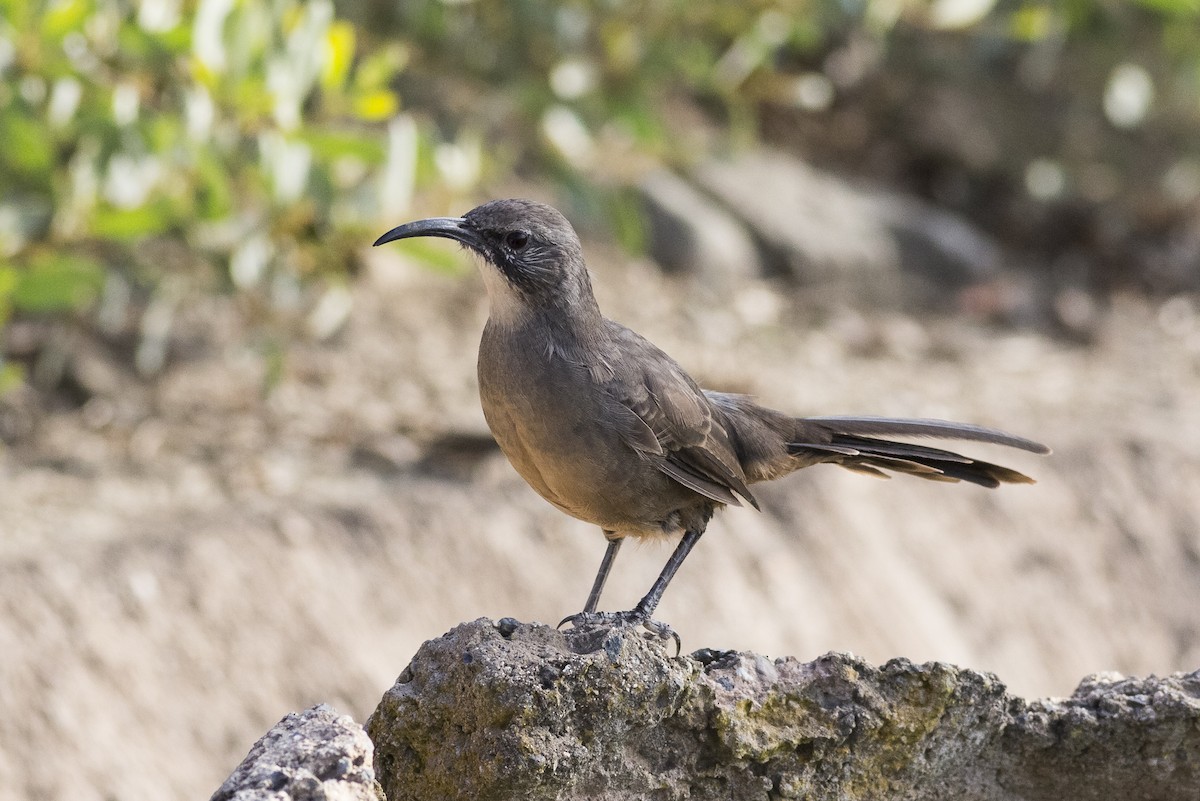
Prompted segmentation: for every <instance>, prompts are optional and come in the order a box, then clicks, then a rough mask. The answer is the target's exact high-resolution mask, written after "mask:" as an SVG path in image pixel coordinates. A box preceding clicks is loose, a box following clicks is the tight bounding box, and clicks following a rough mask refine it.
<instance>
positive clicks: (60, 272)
mask: <svg viewBox="0 0 1200 801" xmlns="http://www.w3.org/2000/svg"><path fill="white" fill-rule="evenodd" d="M17 272H18V281H17V285H16V287H15V288H14V289H13V293H12V300H13V305H14V306H15V307H16V308H18V309H22V310H24V311H31V312H58V311H72V310H75V309H80V308H83V307H84V306H86V305H88V304H89V303H91V302H92V301H93V300H95V299H96V297H97V295H99V294H100V289H101V287H103V285H104V267H103V266H101V264H100V263H99V262H97V261H94V260H92V259H90V258H87V257H85V256H77V255H73V254H58V253H56V254H49V255H45V256H42V257H40V258H37V259H35V260H34V261H33V262H32V263H31V264H30V265H29V266H28V267H27V268H25V269H24V270H18V271H17Z"/></svg>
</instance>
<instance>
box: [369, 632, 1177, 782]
mask: <svg viewBox="0 0 1200 801" xmlns="http://www.w3.org/2000/svg"><path fill="white" fill-rule="evenodd" d="M367 731H368V732H369V734H370V736H371V738H372V740H373V741H374V743H375V748H376V757H375V764H376V772H377V774H378V777H379V781H380V783H381V784H382V786H383V789H384V791H385V792H386V793H387V796H388V797H389V798H391V799H401V798H404V799H446V798H471V799H480V800H481V801H482V800H484V799H510V798H526V799H542V798H545V799H551V798H555V799H557V798H589V799H609V798H612V799H616V798H622V799H630V798H655V799H710V798H711V799H718V798H720V799H760V798H761V799H767V798H806V799H856V798H889V799H917V798H920V799H942V798H944V799H959V800H960V801H973V800H974V799H996V800H997V801H999V799H1012V798H1021V799H1048V800H1049V799H1063V798H1071V799H1115V798H1120V799H1122V800H1123V801H1138V800H1139V799H1146V800H1147V801H1149V800H1150V799H1196V798H1200V672H1197V673H1191V674H1186V675H1185V674H1176V675H1175V676H1172V677H1169V678H1162V679H1158V678H1150V679H1125V678H1121V677H1118V676H1115V675H1107V676H1104V675H1102V676H1095V677H1090V678H1088V679H1086V680H1085V681H1084V682H1083V683H1082V684H1081V685H1080V687H1079V689H1078V690H1077V691H1076V693H1075V695H1074V696H1073V697H1072V698H1070V699H1066V700H1045V701H1034V702H1026V701H1023V700H1021V699H1019V698H1014V697H1012V696H1010V695H1008V694H1007V692H1006V690H1005V687H1004V685H1003V684H1001V683H1000V682H999V681H998V680H997V679H996V678H995V677H993V676H991V675H988V674H981V673H976V672H973V671H970V670H964V669H960V668H956V667H953V666H951V665H947V664H943V663H936V662H935V663H928V664H925V665H915V664H913V663H911V662H909V661H908V660H904V659H894V660H892V661H890V662H888V663H887V664H885V665H883V666H882V667H878V668H877V667H873V666H871V665H869V664H867V663H866V662H865V661H863V660H861V659H859V658H857V657H855V656H852V655H849V654H839V653H831V654H827V655H825V656H822V657H820V658H818V659H816V660H814V661H812V662H807V663H805V662H800V661H798V660H796V659H794V658H791V657H788V658H783V659H774V660H772V659H768V658H766V657H763V656H759V655H756V654H751V653H736V652H723V653H721V652H712V651H708V650H705V651H698V652H696V653H694V654H692V655H690V656H682V657H677V658H672V657H671V656H670V655H669V651H668V648H666V647H664V646H663V645H662V644H661V643H658V642H651V641H648V640H647V639H644V638H643V637H641V636H638V635H636V634H633V633H631V632H628V631H626V632H619V631H609V632H603V631H600V632H597V631H595V630H593V631H586V630H585V631H568V632H559V631H556V630H554V629H552V628H548V627H546V626H542V625H536V624H533V625H529V624H522V623H517V622H516V621H514V620H511V619H509V618H506V619H504V620H501V621H500V622H499V623H492V622H491V621H488V620H486V619H481V620H476V621H474V622H472V623H466V624H463V625H461V626H458V627H457V628H455V629H454V630H452V631H450V632H449V633H448V634H446V635H445V636H443V637H441V638H439V639H436V640H431V641H429V642H427V643H425V645H424V646H422V647H421V649H420V651H419V652H418V653H417V655H416V657H415V658H414V659H413V661H412V663H411V664H410V665H409V666H408V667H407V668H406V669H405V670H404V672H403V674H401V676H400V678H399V679H398V680H397V682H396V684H395V686H394V687H392V689H390V690H389V691H388V692H387V693H386V695H385V696H384V698H383V701H382V702H381V703H380V705H379V707H378V709H377V710H376V711H375V713H374V714H373V715H372V716H371V719H370V720H369V721H368V723H367Z"/></svg>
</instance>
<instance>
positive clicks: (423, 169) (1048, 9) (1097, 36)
mask: <svg viewBox="0 0 1200 801" xmlns="http://www.w3.org/2000/svg"><path fill="white" fill-rule="evenodd" d="M336 8H337V12H340V16H339V13H337V12H335V5H334V2H333V0H311V1H310V2H305V1H304V0H271V2H251V1H250V0H53V1H49V0H0V143H2V146H0V325H3V323H4V322H5V321H6V320H7V319H8V318H9V316H10V315H12V314H14V313H16V314H26V315H28V314H41V315H46V314H52V315H59V319H71V317H72V316H75V317H78V316H79V315H80V314H81V313H82V312H88V313H89V316H88V317H87V319H88V320H90V321H92V322H94V323H95V324H96V325H98V326H99V327H100V329H101V330H105V329H106V327H107V328H110V329H112V328H119V327H120V326H126V327H128V326H130V325H133V326H134V327H135V328H137V329H138V331H137V334H136V337H137V339H138V343H139V344H138V346H137V348H136V359H137V364H138V366H139V368H140V369H141V370H143V371H146V372H152V371H154V370H156V369H157V368H158V367H159V366H160V365H161V364H162V363H163V360H164V357H165V348H166V342H167V341H168V334H169V331H170V325H171V320H172V319H173V316H174V313H175V310H176V309H178V308H179V307H180V305H181V304H183V303H185V302H187V298H188V297H189V296H194V293H196V292H201V291H213V290H228V291H234V292H236V293H237V296H238V298H239V300H240V302H241V304H242V307H243V308H244V309H245V311H246V314H247V315H248V316H249V317H250V318H251V319H252V320H257V321H261V322H263V323H265V325H264V330H266V331H268V332H271V333H272V334H273V336H275V337H276V338H277V340H278V341H277V342H276V345H278V344H279V343H281V342H283V341H284V340H285V339H286V338H287V337H288V336H290V335H291V334H293V333H295V332H297V331H307V332H308V333H311V334H316V335H325V334H328V333H330V332H331V331H334V330H336V329H337V328H338V326H339V325H340V323H341V322H342V321H343V320H344V319H345V316H346V314H348V312H349V301H348V294H347V291H346V289H345V285H344V284H345V279H346V277H347V275H348V274H349V273H350V272H351V271H352V270H353V268H354V266H355V264H356V252H357V251H358V249H359V248H361V247H362V246H363V245H364V243H365V242H367V241H369V240H370V238H371V236H372V234H373V233H375V231H376V228H377V227H378V225H379V224H380V222H381V221H384V222H386V223H388V224H391V223H392V222H394V221H395V219H396V218H398V217H400V216H401V215H402V214H404V213H405V212H406V211H407V208H408V206H409V204H410V201H411V199H412V196H413V193H414V192H415V191H417V190H418V187H419V188H420V189H421V191H423V192H426V193H429V194H431V195H432V196H433V197H432V200H430V201H429V204H430V205H451V203H450V201H451V200H454V199H455V198H457V197H458V196H460V195H463V194H467V193H469V192H471V191H472V190H473V189H474V188H475V187H476V185H477V184H478V183H479V181H480V180H481V176H485V175H488V174H507V173H508V172H510V171H512V170H516V171H517V172H520V173H525V174H537V175H546V174H547V173H549V174H550V175H553V176H556V177H557V178H558V180H559V181H560V182H561V183H562V184H563V185H564V186H565V187H567V188H568V190H569V191H568V194H570V195H572V196H573V197H574V199H575V204H576V209H574V212H575V213H576V214H577V215H578V216H580V217H582V218H583V219H584V220H586V219H587V218H588V217H589V216H592V217H596V216H599V215H598V214H595V213H594V214H592V215H589V214H588V213H587V211H588V209H589V208H590V209H591V210H592V211H593V212H596V211H597V210H603V211H604V212H605V213H606V216H607V218H608V219H609V220H610V222H611V221H615V222H616V227H617V228H618V230H619V231H620V232H623V233H624V234H625V235H626V236H625V238H626V239H627V240H630V241H633V240H636V238H637V228H638V226H637V222H636V217H637V215H636V213H635V211H634V206H633V205H632V204H631V203H630V202H628V200H627V199H626V200H623V198H624V196H623V195H622V194H621V192H620V187H623V186H627V185H628V184H629V183H630V181H631V180H632V179H634V178H635V177H636V176H637V175H638V174H639V173H640V172H641V171H642V170H645V169H646V168H647V167H648V166H652V165H654V164H656V163H660V162H662V161H664V160H665V161H670V162H676V163H679V162H687V161H688V160H689V159H692V158H695V157H697V156H698V155H700V154H706V153H710V152H712V151H714V150H719V149H721V148H726V147H731V146H737V145H738V144H739V143H741V142H749V141H754V140H755V139H756V138H757V137H758V136H759V135H760V126H762V124H763V121H764V118H765V116H764V109H765V110H767V111H769V110H770V109H772V108H774V109H780V108H786V109H791V110H792V111H793V112H794V115H793V116H791V117H788V116H784V117H782V119H783V120H784V121H785V124H786V125H787V126H788V128H789V130H790V129H795V130H799V131H802V132H803V131H805V130H806V129H805V126H806V125H808V126H809V130H813V131H815V132H816V133H815V134H814V135H812V136H808V135H807V134H805V136H804V137H802V138H800V139H795V140H789V139H788V138H787V137H782V139H783V141H784V143H786V144H789V145H793V146H795V147H797V148H799V149H800V150H802V151H803V152H814V147H815V148H816V149H818V150H819V148H821V147H823V146H824V145H826V144H828V143H830V142H832V144H833V145H834V146H835V147H842V150H843V152H844V155H845V156H846V159H847V161H848V162H850V163H854V162H855V160H857V162H858V163H867V162H866V161H864V160H863V158H862V151H861V149H858V146H856V145H854V144H853V142H855V141H856V140H855V139H854V138H853V137H854V136H862V131H861V130H858V131H857V132H856V129H855V125H858V128H859V129H861V128H862V127H863V126H862V125H861V124H858V123H856V122H854V120H855V119H858V120H862V119H868V118H869V117H870V115H862V114H859V115H858V116H857V117H853V116H852V115H845V114H842V115H841V116H839V113H840V112H842V111H843V110H844V109H845V108H846V107H849V106H854V105H855V104H858V107H859V108H861V107H863V106H868V105H869V106H873V107H874V108H876V109H882V110H883V111H882V112H881V113H879V114H876V115H875V118H874V119H870V123H869V124H871V125H876V124H879V125H884V126H886V125H888V124H889V122H890V123H891V124H892V126H893V128H897V127H905V126H907V127H905V130H907V129H908V128H912V129H913V130H916V129H918V128H920V126H914V125H909V124H908V123H906V122H904V120H903V118H902V117H896V116H895V115H894V114H893V111H892V110H891V109H892V106H894V105H896V104H897V103H901V104H902V103H905V102H906V99H905V97H904V96H902V95H897V94H896V87H897V86H898V85H899V84H898V83H897V82H896V81H891V80H889V79H890V78H891V74H890V73H892V72H895V71H897V70H898V69H903V70H908V71H909V74H910V77H911V76H915V78H913V79H914V80H916V81H918V82H928V83H929V84H930V85H936V84H937V82H938V81H939V80H943V79H945V78H946V77H947V76H949V77H951V78H952V77H953V76H954V75H972V74H985V73H988V71H991V73H992V74H997V75H999V74H1001V73H1003V75H1004V76H1008V75H1010V74H1015V75H1016V78H1015V80H1018V81H1023V82H1024V85H1025V86H1026V87H1028V86H1032V85H1034V84H1036V82H1037V81H1044V82H1046V81H1048V82H1050V83H1053V84H1055V85H1061V86H1062V87H1064V88H1065V91H1067V94H1066V95H1063V94H1062V93H1060V94H1059V95H1058V96H1057V97H1063V96H1070V94H1069V90H1070V89H1071V88H1072V87H1080V86H1082V87H1085V88H1086V96H1084V97H1082V98H1078V102H1072V103H1070V104H1063V103H1059V104H1058V105H1056V106H1054V108H1053V109H1052V111H1055V112H1057V111H1059V110H1064V109H1065V110H1070V109H1078V108H1079V107H1081V106H1082V107H1089V108H1090V107H1094V108H1095V109H1096V110H1097V111H1096V113H1095V114H1094V115H1093V116H1094V117H1095V118H1096V119H1098V120H1099V124H1101V125H1104V124H1108V125H1109V126H1110V127H1112V128H1113V129H1119V130H1120V131H1129V130H1132V129H1136V128H1138V127H1139V126H1140V125H1142V124H1143V121H1144V120H1146V119H1153V118H1154V116H1155V114H1157V113H1159V112H1160V110H1162V109H1166V110H1169V111H1173V112H1174V113H1175V116H1174V117H1172V118H1171V119H1173V120H1175V121H1179V120H1183V121H1190V122H1195V121H1196V117H1197V108H1196V102H1195V99H1196V96H1197V91H1196V87H1197V83H1198V82H1200V42H1198V36H1197V33H1196V31H1197V23H1198V22H1200V5H1198V4H1197V3H1196V0H1141V2H1138V3H1131V4H1113V3H1101V2H1097V1H1096V0H1080V2H1072V3H1067V4H1058V3H1050V2H1036V1H1034V0H1019V1H1017V2H995V0H992V1H991V2H989V1H988V0H983V2H980V1H979V0H909V1H908V2H905V0H849V2H847V0H774V1H773V2H768V1H767V0H750V1H749V2H744V3H721V2H686V1H685V0H666V2H650V3H637V2H619V0H573V1H572V2H551V1H550V0H511V2H506V3H489V2H483V0H476V1H475V2H471V0H456V1H454V2H452V1H451V0H406V1H405V2H400V3H397V2H392V1H391V0H365V2H353V3H352V2H347V1H343V2H341V3H340V4H339V5H338V6H337V7H336ZM898 31H900V32H902V33H903V35H899V36H898V35H897V32H898ZM935 34H936V35H937V36H939V37H941V38H942V39H945V38H946V37H952V38H953V37H957V41H958V42H960V43H961V44H962V45H963V46H961V47H959V48H958V49H957V50H955V51H953V52H952V54H951V56H950V60H946V59H945V58H942V57H943V56H945V55H946V54H947V53H949V52H951V51H948V50H946V49H945V48H940V49H939V48H924V47H923V45H922V43H923V42H928V41H934V39H932V38H930V37H932V36H934V35H935ZM897 42H902V43H905V44H906V46H907V47H908V52H913V51H914V50H915V51H916V52H917V53H918V55H920V54H921V53H922V52H923V50H928V54H929V55H930V58H928V59H926V60H925V61H924V62H923V63H920V64H916V65H914V64H913V63H912V62H905V63H904V64H903V66H902V67H901V68H897V66H896V62H893V61H892V60H890V54H889V49H890V48H892V47H893V46H894V45H895V43H897ZM913 42H915V43H917V46H916V47H915V48H914V47H912V46H911V45H912V43H913ZM1014 53H1015V54H1016V55H1015V56H1014V55H1013V54H1014ZM939 59H940V60H939ZM960 60H961V61H960ZM963 63H968V64H969V67H970V68H969V69H963V68H962V64H963ZM972 70H974V72H973V71H972ZM997 70H999V71H1000V72H997ZM1081 75H1083V76H1085V79H1084V80H1081V79H1080V76H1081ZM1090 75H1099V76H1101V77H1100V79H1099V80H1092V79H1090V78H1087V77H1086V76H1090ZM1031 76H1032V77H1031ZM872 77H874V78H875V79H877V80H874V82H873V81H872V80H871V79H872ZM1004 79H1005V80H1008V77H1004ZM1030 81H1033V82H1034V83H1033V84H1031V83H1030ZM864 87H872V88H864ZM1172 87H1174V88H1173V89H1172V90H1171V91H1170V92H1167V91H1166V90H1167V89H1171V88H1172ZM872 92H874V93H872ZM1156 92H1157V94H1156ZM1189 93H1190V94H1189ZM965 96H966V97H968V98H969V97H970V95H965ZM1155 97H1157V98H1159V100H1158V101H1157V105H1156V106H1153V107H1150V106H1147V103H1149V102H1151V101H1150V100H1148V99H1147V98H1151V100H1152V99H1153V98H1155ZM980 100H981V102H980V106H986V105H988V104H989V103H990V102H991V101H990V100H989V99H988V98H980ZM1073 100H1074V98H1073ZM1089 104H1090V106H1089ZM923 113H924V109H923V108H921V109H917V110H916V112H915V115H916V116H917V117H918V118H919V117H921V115H923ZM776 118H777V119H778V118H779V117H778V115H776ZM847 119H850V120H851V122H850V123H849V124H847V123H846V120H847ZM1105 120H1107V122H1106V121H1105ZM1004 122H1005V124H1006V125H1008V126H1009V127H1011V128H1012V129H1013V130H1035V131H1036V129H1037V128H1038V127H1039V125H1040V120H1039V118H1038V116H1037V115H1036V114H1030V115H1029V118H1028V119H1025V118H1022V119H1021V120H1017V119H1015V118H1013V117H1012V116H1011V115H1010V116H1009V118H1008V119H1007V120H1005V121H1004ZM1088 124H1089V125H1090V124H1092V123H1090V122H1089V123H1088ZM1045 127H1047V128H1048V127H1049V126H1045ZM1067 127H1068V128H1071V130H1068V131H1066V132H1065V133H1064V134H1063V137H1062V138H1063V141H1064V142H1066V143H1068V144H1069V143H1070V142H1077V141H1079V140H1080V137H1079V135H1078V130H1077V129H1078V128H1079V126H1074V125H1073V124H1071V125H1068V126H1067ZM1177 127H1178V126H1177ZM1184 128H1185V129H1186V130H1194V126H1193V127H1191V128H1187V127H1186V126H1184ZM1168 129H1169V126H1168ZM902 133H903V132H902ZM1172 135H1174V136H1176V137H1177V136H1178V131H1175V132H1173V134H1172ZM822 136H824V141H822V140H821V137H822ZM834 140H836V141H834ZM888 141H895V142H901V143H902V146H904V147H913V148H916V147H917V145H916V144H914V142H913V140H912V139H911V138H910V139H909V140H904V139H903V138H902V137H896V136H893V137H891V139H889V140H888ZM1028 141H1037V139H1036V137H1032V138H1030V139H1029V140H1028ZM814 143H815V144H814ZM845 143H850V144H849V146H847V145H846V144H845ZM1135 144H1136V143H1135ZM1151 144H1153V143H1151ZM1020 146H1021V139H1020V137H1019V136H1017V137H1010V138H1009V140H1007V141H1006V142H1005V144H1004V147H1005V148H1009V147H1012V148H1014V149H1015V148H1019V147H1020ZM1064 146H1065V145H1064ZM1037 147H1041V148H1043V151H1046V150H1052V149H1053V147H1054V144H1053V143H1051V144H1049V145H1045V144H1038V145H1037ZM1191 147H1192V151H1191V152H1192V154H1193V156H1194V155H1195V150H1196V146H1195V144H1194V143H1193V144H1192V146H1191ZM889 152H894V151H889ZM885 155H886V153H885ZM1035 157H1036V158H1035ZM889 158H891V157H889ZM1021 158H1023V159H1026V161H1028V162H1029V163H1028V165H1026V164H1025V163H1022V165H1021V166H1020V169H1026V172H1025V174H1024V175H1023V176H1022V175H1021V174H1020V173H1018V174H1017V177H1016V181H1017V182H1018V183H1020V182H1021V181H1022V180H1024V181H1025V183H1026V184H1028V186H1029V187H1030V192H1032V193H1036V192H1051V191H1054V190H1055V187H1057V186H1059V185H1064V186H1068V187H1069V186H1071V183H1070V181H1068V180H1066V179H1063V180H1060V178H1062V175H1061V173H1062V171H1063V169H1064V168H1063V167H1062V166H1061V165H1060V164H1059V162H1058V160H1057V154H1056V153H1053V152H1041V153H1033V154H1032V155H1031V154H1028V153H1022V154H1021ZM1030 159H1032V161H1030ZM1189 164H1190V165H1191V168H1189ZM1068 166H1069V165H1068ZM1168 166H1170V165H1168ZM1092 167H1094V165H1091V164H1086V165H1083V167H1081V169H1083V168H1088V169H1092ZM1164 169H1166V168H1165V167H1164ZM1092 173H1094V174H1095V175H1100V177H1102V178H1103V177H1104V175H1106V173H1105V174H1104V175H1102V174H1101V173H1102V171H1098V170H1096V169H1092ZM1172 175H1173V176H1174V177H1172V178H1170V181H1173V183H1172V184H1171V186H1173V187H1174V189H1173V190H1172V191H1174V192H1176V194H1178V195H1179V196H1180V197H1184V196H1191V195H1195V194H1200V162H1197V161H1196V160H1195V158H1193V159H1192V161H1190V162H1189V161H1186V160H1184V161H1180V162H1179V163H1177V164H1175V172H1174V173H1172ZM1164 180H1167V179H1164ZM1110 183H1111V182H1110ZM614 190H615V191H614ZM1189 193H1191V194H1190V195H1189ZM613 198H616V201H615V202H614V201H613ZM427 253H428V254H429V255H428V258H429V259H430V261H431V263H435V264H441V263H443V262H442V261H441V260H443V259H444V252H443V251H440V250H432V249H431V250H429V251H427ZM141 310H147V311H146V313H141ZM150 310H152V311H153V313H152V314H151V313H149V311H150ZM131 321H132V322H131ZM275 351H278V348H277V347H276V348H275ZM2 358H3V356H2V355H0V359H2ZM13 376H14V367H13V365H11V364H8V365H4V364H3V362H2V361H0V385H3V384H4V383H6V382H7V383H9V384H11V383H12V380H13Z"/></svg>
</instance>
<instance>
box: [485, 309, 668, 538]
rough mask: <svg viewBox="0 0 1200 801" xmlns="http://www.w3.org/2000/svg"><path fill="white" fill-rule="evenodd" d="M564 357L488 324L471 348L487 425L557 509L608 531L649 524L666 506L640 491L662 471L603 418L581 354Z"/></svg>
mask: <svg viewBox="0 0 1200 801" xmlns="http://www.w3.org/2000/svg"><path fill="white" fill-rule="evenodd" d="M572 356H573V354H572V353H571V352H570V350H569V349H568V348H563V347H559V346H557V345H555V344H553V343H550V342H548V341H545V340H544V339H539V338H538V337H536V336H530V335H529V334H528V333H523V332H520V331H506V330H497V329H496V328H495V327H493V326H491V325H489V326H488V328H486V329H485V330H484V337H483V340H482V342H481V343H480V348H479V395H480V401H481V403H482V406H483V413H484V417H485V418H486V419H487V422H488V426H489V427H490V428H491V430H492V434H493V436H495V438H496V441H497V443H499V445H500V449H501V450H502V451H503V452H504V454H505V456H507V457H508V460H509V461H510V462H511V463H512V465H513V467H514V468H516V470H517V472H518V473H520V475H521V476H522V478H524V479H525V481H526V482H528V483H529V485H530V486H531V487H533V489H534V490H536V491H537V492H538V493H539V494H540V495H541V496H542V497H544V498H545V499H546V500H548V501H550V502H551V503H552V504H554V505H555V506H557V507H558V508H559V509H561V510H562V511H564V512H567V513H568V514H570V515H572V516H574V517H577V518H579V519H581V520H585V521H587V522H590V523H594V524H596V525H599V526H601V527H603V528H605V529H610V530H623V531H629V532H631V533H637V530H638V529H643V530H644V531H649V530H651V529H654V528H655V527H656V526H657V525H658V524H659V520H658V518H660V517H665V515H666V514H667V512H664V511H662V510H660V509H658V508H657V503H656V499H655V497H654V494H653V493H650V494H648V493H646V492H645V490H646V489H647V488H650V487H655V488H656V487H658V485H659V484H661V483H662V482H663V479H664V477H663V476H662V474H661V473H660V472H659V471H658V469H657V468H656V467H654V466H653V465H652V464H651V463H650V462H649V461H648V460H646V459H645V458H644V457H642V456H641V455H639V454H637V453H636V452H634V451H633V449H632V448H630V447H629V446H628V445H626V444H625V442H623V441H622V440H621V437H620V435H619V434H618V433H617V431H616V430H615V428H614V427H613V426H612V425H609V424H608V422H607V416H606V411H605V408H606V404H607V403H611V400H610V399H608V398H607V396H606V395H605V393H604V391H603V389H602V388H601V387H600V386H598V385H597V384H596V382H595V379H594V372H593V371H592V370H590V369H589V367H588V364H587V362H586V360H581V359H578V358H572ZM661 495H662V494H661V491H660V493H659V497H661Z"/></svg>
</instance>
